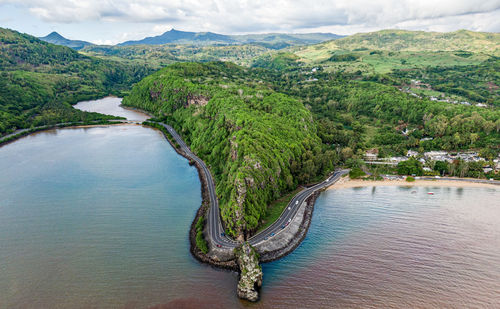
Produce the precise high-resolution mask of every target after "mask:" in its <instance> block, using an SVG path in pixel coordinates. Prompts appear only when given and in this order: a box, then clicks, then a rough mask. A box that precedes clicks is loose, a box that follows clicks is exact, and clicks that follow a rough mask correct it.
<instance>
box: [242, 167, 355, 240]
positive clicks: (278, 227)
mask: <svg viewBox="0 0 500 309" xmlns="http://www.w3.org/2000/svg"><path fill="white" fill-rule="evenodd" d="M348 172H349V170H338V171H335V173H333V175H331V176H330V177H328V178H327V179H326V180H324V181H322V182H320V183H318V184H315V185H314V186H311V187H309V188H305V189H304V190H302V191H300V192H299V193H297V195H295V196H294V197H293V198H292V200H291V201H290V203H289V204H288V206H287V208H285V210H284V211H283V213H282V214H281V216H280V217H279V218H278V220H276V222H274V223H273V224H271V225H270V226H269V227H267V228H266V229H265V230H263V231H261V232H260V233H258V234H256V235H254V236H253V237H251V238H250V239H249V242H250V244H251V245H256V244H258V243H260V242H262V241H264V240H266V239H270V238H272V236H271V235H272V234H274V235H275V234H278V233H279V232H280V231H282V230H283V227H286V226H287V225H288V224H287V223H289V222H291V221H292V220H293V218H294V217H295V215H296V214H297V212H298V210H299V208H300V206H301V205H302V203H304V202H305V200H306V199H307V198H308V197H309V196H311V195H312V194H313V193H314V192H315V191H316V190H320V189H323V188H325V187H329V186H331V185H332V184H333V183H334V182H336V181H337V180H338V179H339V178H340V177H342V175H344V174H346V173H348Z"/></svg>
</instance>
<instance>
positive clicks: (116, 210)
mask: <svg viewBox="0 0 500 309" xmlns="http://www.w3.org/2000/svg"><path fill="white" fill-rule="evenodd" d="M103 102H105V103H106V106H107V107H103V106H104V105H100V104H101V103H103ZM119 103H120V99H118V98H107V99H106V101H101V100H96V101H93V102H92V103H89V102H85V103H84V104H81V105H77V107H78V108H85V109H86V110H94V111H97V109H99V111H100V112H104V113H108V114H115V115H119V114H118V113H122V114H121V115H124V114H123V113H135V111H130V110H124V109H122V108H121V107H120V106H119ZM140 115H142V116H140ZM126 117H127V118H129V119H133V120H138V119H145V118H139V117H144V115H143V114H138V115H133V114H132V115H128V116H126ZM134 118H136V119H134ZM0 171H1V174H0V308H148V307H156V308H239V307H249V308H290V307H301V308H345V307H367V306H371V307H384V308H387V307H391V308H401V307H408V306H412V307H435V308H440V307H499V306H500V292H499V291H500V224H499V223H500V205H498V201H499V200H500V192H499V190H498V189H491V188H460V187H452V188H444V187H443V188H440V187H436V188H432V191H434V193H435V194H434V195H428V194H427V191H426V190H427V189H428V188H422V187H420V188H413V189H408V188H400V187H377V188H372V187H366V188H354V189H352V188H351V189H339V190H328V191H326V192H324V193H322V194H321V195H320V197H319V198H318V200H317V202H316V206H315V211H314V214H313V220H312V224H311V229H310V231H309V233H308V234H307V236H306V238H305V240H304V242H303V243H302V244H301V245H300V246H299V248H297V250H296V251H294V252H293V253H292V254H290V255H289V256H287V257H285V258H283V259H281V260H279V261H275V262H272V263H269V264H265V265H263V270H264V286H263V291H262V300H261V301H260V302H258V303H256V304H250V303H247V302H243V301H240V300H238V299H237V297H236V292H235V291H236V284H237V275H236V274H235V273H233V272H228V271H223V270H217V269H214V268H212V267H210V266H206V265H203V264H200V263H198V262H197V261H196V260H194V259H193V258H192V257H191V255H190V253H189V242H188V230H189V226H190V224H191V220H192V219H193V217H194V214H195V212H196V210H197V209H198V207H199V205H200V203H201V196H200V182H199V180H198V175H197V171H196V169H195V168H194V167H192V166H189V165H188V163H187V160H186V159H184V158H182V157H180V156H179V155H177V154H176V153H175V151H174V150H173V149H172V148H171V146H170V145H169V144H168V143H167V142H166V141H165V139H164V137H163V136H162V134H161V133H159V132H158V131H156V130H153V129H151V128H147V127H142V126H138V125H113V126H99V127H85V128H63V129H57V130H49V131H43V132H38V133H35V134H32V135H29V136H26V137H23V138H21V139H19V140H17V141H16V142H14V143H11V144H7V145H5V146H3V147H0Z"/></svg>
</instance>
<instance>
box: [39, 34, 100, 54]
mask: <svg viewBox="0 0 500 309" xmlns="http://www.w3.org/2000/svg"><path fill="white" fill-rule="evenodd" d="M39 39H40V40H42V41H45V42H48V43H52V44H57V45H63V46H67V47H71V48H73V49H76V50H79V49H82V48H84V47H85V46H87V45H92V43H89V42H85V41H78V40H68V39H67V38H65V37H63V36H62V35H60V34H59V33H57V32H55V31H52V32H51V33H49V34H48V35H47V36H44V37H41V38H39Z"/></svg>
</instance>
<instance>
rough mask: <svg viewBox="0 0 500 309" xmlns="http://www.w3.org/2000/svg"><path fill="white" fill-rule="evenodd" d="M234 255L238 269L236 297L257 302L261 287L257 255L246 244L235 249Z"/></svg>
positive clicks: (260, 273)
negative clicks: (238, 279)
mask: <svg viewBox="0 0 500 309" xmlns="http://www.w3.org/2000/svg"><path fill="white" fill-rule="evenodd" d="M235 254H236V257H237V259H238V266H239V268H240V281H239V282H238V291H237V292H238V297H239V298H242V299H246V300H249V301H257V300H259V290H260V287H261V286H262V268H261V267H260V265H259V255H258V254H257V252H256V251H255V249H254V248H252V246H250V244H249V243H248V242H246V243H244V244H243V245H242V246H241V247H239V248H237V249H235Z"/></svg>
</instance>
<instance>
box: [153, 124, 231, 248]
mask: <svg viewBox="0 0 500 309" xmlns="http://www.w3.org/2000/svg"><path fill="white" fill-rule="evenodd" d="M158 123H159V124H160V125H162V126H163V127H164V128H165V129H167V131H168V132H169V133H170V135H172V137H173V138H174V139H175V141H176V142H177V143H178V144H179V146H180V147H181V149H182V150H183V151H184V152H185V153H186V155H187V156H188V157H189V158H191V159H192V160H194V161H196V162H197V163H198V164H199V165H200V166H201V168H202V169H203V173H204V174H205V179H207V187H208V194H209V196H210V208H209V213H208V220H207V225H208V232H209V234H210V238H211V239H212V240H213V241H214V242H215V243H216V244H220V245H221V246H223V247H230V248H234V247H236V246H237V245H238V243H237V242H236V241H234V240H232V239H230V238H228V237H226V236H222V233H223V232H224V228H223V227H222V224H221V220H220V214H219V201H218V200H217V195H216V193H215V185H214V180H213V178H212V174H211V173H210V170H209V169H208V167H207V166H206V164H205V162H203V160H201V159H200V158H198V157H197V156H196V155H195V154H194V153H192V152H191V149H189V147H188V146H187V145H186V143H184V141H183V140H182V138H181V137H180V135H179V134H178V133H177V132H176V131H175V130H174V129H173V128H172V127H171V126H169V125H168V124H164V123H161V122H158Z"/></svg>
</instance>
